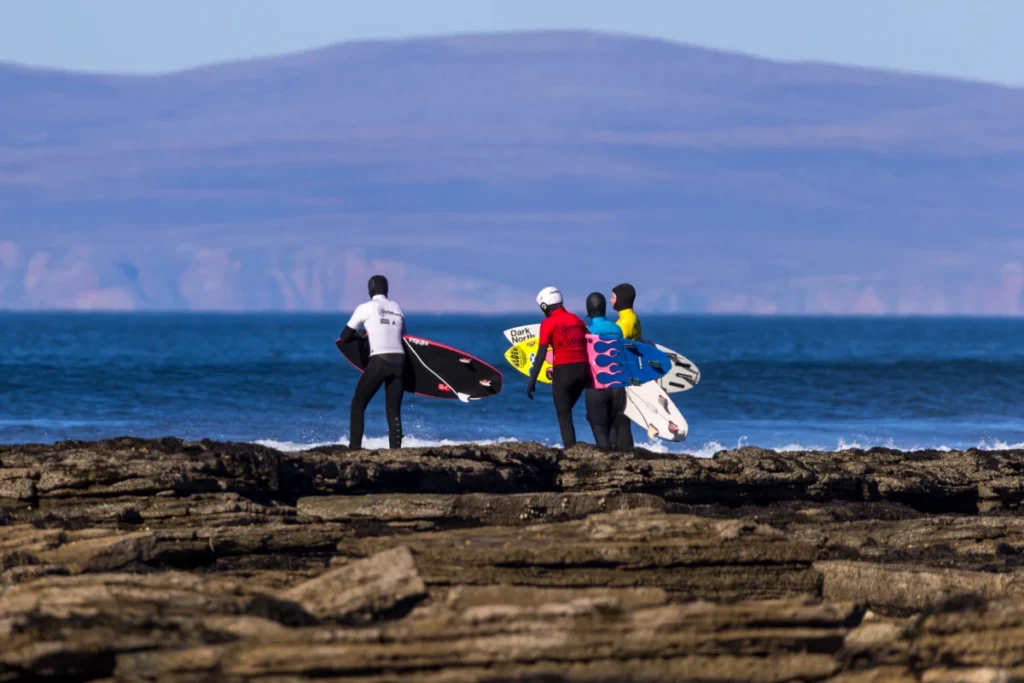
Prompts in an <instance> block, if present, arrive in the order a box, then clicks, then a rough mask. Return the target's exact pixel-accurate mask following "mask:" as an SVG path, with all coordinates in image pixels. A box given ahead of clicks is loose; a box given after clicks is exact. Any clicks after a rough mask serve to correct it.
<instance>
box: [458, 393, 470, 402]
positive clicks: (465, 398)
mask: <svg viewBox="0 0 1024 683" xmlns="http://www.w3.org/2000/svg"><path fill="white" fill-rule="evenodd" d="M455 395H456V396H458V397H459V400H460V401H462V402H463V403H469V398H470V397H469V394H464V393H462V392H461V391H456V392H455Z"/></svg>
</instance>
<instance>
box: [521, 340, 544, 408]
mask: <svg viewBox="0 0 1024 683" xmlns="http://www.w3.org/2000/svg"><path fill="white" fill-rule="evenodd" d="M547 357H548V345H547V344H541V345H540V346H538V347H537V355H536V356H534V361H533V367H532V368H530V383H529V384H527V385H526V395H527V396H529V397H530V398H533V392H534V390H536V388H537V378H538V377H539V376H540V368H541V366H542V365H544V359H545V358H547Z"/></svg>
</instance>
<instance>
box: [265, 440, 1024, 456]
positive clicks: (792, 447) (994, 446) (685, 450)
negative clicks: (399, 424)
mask: <svg viewBox="0 0 1024 683" xmlns="http://www.w3.org/2000/svg"><path fill="white" fill-rule="evenodd" d="M519 442H520V439H514V438H510V437H499V438H497V439H478V440H470V439H421V438H418V437H415V436H407V437H405V438H404V439H403V441H402V446H403V447H405V448H436V447H438V446H463V445H467V444H477V445H479V446H489V445H493V444H500V443H519ZM254 443H257V444H259V445H261V446H266V447H268V448H273V449H275V450H279V451H283V452H286V453H293V452H297V451H305V450H309V449H311V448H319V447H322V446H347V445H348V437H347V436H344V437H342V438H340V439H338V440H337V441H311V442H303V443H300V442H296V441H278V440H275V439H259V440H257V441H255V442H254ZM543 445H545V446H548V447H550V448H561V447H562V444H560V443H550V444H543ZM636 445H637V448H643V449H644V450H647V451H651V452H652V453H662V454H676V455H691V456H693V457H695V458H710V457H712V456H714V455H715V454H716V453H718V452H720V451H728V450H735V449H738V448H744V447H746V446H749V445H756V446H759V447H760V448H764V449H766V450H771V451H775V452H777V453H796V452H803V451H829V450H832V451H842V450H847V449H858V450H869V449H871V448H892V449H895V450H901V451H921V450H934V451H943V452H950V451H959V450H967V448H968V447H967V446H957V447H953V446H947V445H939V446H927V445H920V444H909V445H906V444H896V443H895V442H894V441H893V439H878V440H874V441H867V440H863V439H852V440H849V441H847V440H846V439H842V438H841V439H839V441H838V442H837V443H836V445H835V446H834V447H832V448H829V447H827V446H822V445H821V444H807V445H804V444H800V443H785V444H781V445H778V446H772V445H762V444H749V443H748V439H747V437H744V436H741V437H740V438H739V439H737V440H736V444H735V445H734V446H726V445H724V444H722V443H721V442H720V441H716V440H711V441H706V442H705V443H704V444H703V445H701V446H697V445H695V444H688V443H683V444H675V443H671V442H668V441H662V440H660V439H655V440H653V441H645V442H637V444H636ZM363 446H364V447H365V448H367V449H370V450H380V449H386V448H387V447H388V437H386V436H375V437H367V438H365V439H363ZM974 448H977V449H978V450H982V451H1005V450H1018V449H1024V442H1021V443H1009V442H1007V441H1002V440H999V439H991V440H988V439H982V440H981V441H980V442H978V444H977V445H975V446H974Z"/></svg>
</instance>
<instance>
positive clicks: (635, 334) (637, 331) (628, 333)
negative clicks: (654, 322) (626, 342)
mask: <svg viewBox="0 0 1024 683" xmlns="http://www.w3.org/2000/svg"><path fill="white" fill-rule="evenodd" d="M616 324H617V325H618V326H619V328H620V329H621V330H622V336H623V337H625V338H626V339H632V340H634V341H643V338H644V330H643V327H641V325H640V318H638V317H636V313H635V312H634V311H633V309H632V308H626V309H623V310H621V311H619V319H618V320H617V321H616Z"/></svg>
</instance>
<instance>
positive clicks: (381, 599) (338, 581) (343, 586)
mask: <svg viewBox="0 0 1024 683" xmlns="http://www.w3.org/2000/svg"><path fill="white" fill-rule="evenodd" d="M426 594H427V587H426V584H424V583H423V579H421V578H420V575H419V572H417V571H416V562H415V560H413V557H412V553H411V552H409V549H408V548H406V547H404V546H400V547H398V548H393V549H391V550H385V551H384V552H380V553H377V554H376V555H374V556H373V557H369V558H366V559H365V560H357V561H355V562H352V563H350V564H347V565H345V566H343V567H341V568H339V569H334V570H332V571H329V572H326V573H325V574H321V575H320V576H318V577H316V578H315V579H311V580H309V581H306V582H305V583H302V584H299V585H298V586H295V587H293V588H290V589H289V590H286V591H283V592H281V593H280V596H281V597H282V598H283V599H285V600H291V601H293V602H296V603H298V604H300V605H302V607H303V608H305V610H306V611H307V612H309V613H310V614H312V615H313V616H314V617H316V618H318V619H332V620H336V621H354V620H357V619H362V620H368V619H369V618H370V617H372V616H374V615H377V614H380V613H382V612H387V611H389V610H393V609H395V608H396V607H398V606H399V605H401V604H403V603H407V602H410V601H413V600H418V599H420V598H423V597H425V596H426Z"/></svg>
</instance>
